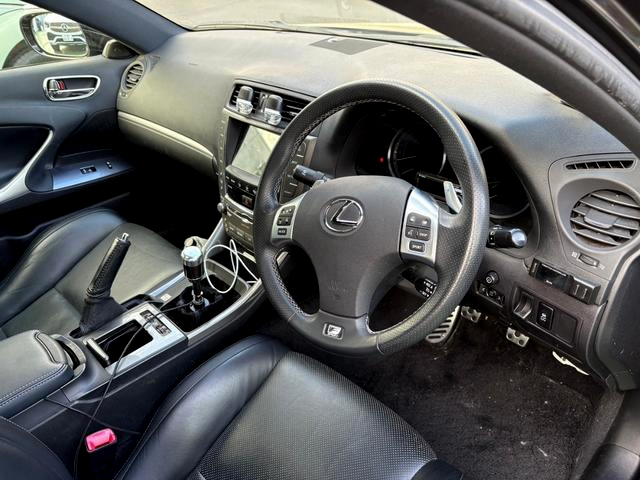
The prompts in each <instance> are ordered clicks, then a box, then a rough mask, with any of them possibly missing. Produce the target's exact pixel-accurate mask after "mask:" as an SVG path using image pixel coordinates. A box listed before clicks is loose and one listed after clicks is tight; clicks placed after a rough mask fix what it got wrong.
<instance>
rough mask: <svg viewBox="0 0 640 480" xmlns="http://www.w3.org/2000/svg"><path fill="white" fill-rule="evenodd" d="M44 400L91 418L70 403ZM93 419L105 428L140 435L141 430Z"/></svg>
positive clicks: (50, 399)
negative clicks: (137, 430)
mask: <svg viewBox="0 0 640 480" xmlns="http://www.w3.org/2000/svg"><path fill="white" fill-rule="evenodd" d="M45 400H46V401H47V402H51V403H53V404H55V405H59V406H60V407H64V408H66V409H67V410H71V411H72V412H76V413H79V414H80V415H84V416H85V417H87V418H91V414H89V413H87V412H84V411H82V410H80V409H79V408H75V407H72V406H71V405H65V404H64V403H62V402H59V401H57V400H53V399H52V398H45ZM93 421H94V422H95V423H98V424H100V425H102V426H103V427H105V428H110V429H111V430H117V431H118V432H122V433H128V434H129V435H135V436H139V435H142V432H136V431H135V430H129V429H127V428H123V427H116V426H115V425H111V424H110V423H107V422H105V421H102V420H100V419H99V418H94V419H93Z"/></svg>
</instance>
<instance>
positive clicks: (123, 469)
mask: <svg viewBox="0 0 640 480" xmlns="http://www.w3.org/2000/svg"><path fill="white" fill-rule="evenodd" d="M270 341H273V339H270V338H265V339H264V340H261V341H259V342H256V343H252V344H251V345H248V346H247V347H245V348H243V349H242V350H240V351H239V352H236V353H235V354H233V355H232V356H231V357H229V358H227V359H226V360H224V361H223V362H222V363H219V364H217V365H216V366H214V367H213V368H211V369H210V370H207V371H206V372H205V373H204V374H203V375H202V377H201V378H199V379H198V381H196V382H195V383H194V384H193V385H191V387H189V389H187V390H186V391H185V392H183V393H182V395H180V397H179V398H178V399H177V400H176V401H175V402H174V403H173V405H172V406H171V407H170V408H169V409H168V410H167V412H166V413H165V414H164V416H163V417H162V419H161V420H159V422H158V424H157V425H156V426H155V427H154V428H153V431H150V430H149V429H150V428H151V426H152V425H153V423H154V421H155V419H156V417H158V414H159V413H160V410H163V407H164V405H161V406H160V407H159V408H158V410H156V412H155V413H154V414H153V417H151V421H150V422H149V425H148V426H147V428H146V429H145V431H144V433H143V434H142V438H141V441H140V443H139V444H138V445H137V447H136V450H135V451H134V452H133V454H132V455H131V457H129V459H128V460H127V461H126V462H125V464H124V465H123V466H122V467H121V468H120V470H118V473H117V474H116V476H115V477H114V478H116V479H117V478H119V477H120V474H121V473H122V475H126V474H127V473H128V472H129V470H130V469H131V467H132V466H133V463H134V462H135V460H136V459H137V458H138V455H139V454H140V452H142V450H143V449H144V447H145V445H146V444H147V442H148V441H149V438H150V437H151V436H152V435H153V434H154V433H155V432H156V430H158V428H159V427H160V425H162V422H164V420H165V419H166V418H167V417H168V416H169V415H170V414H171V412H173V410H174V409H175V408H176V407H177V406H178V404H180V402H182V400H183V399H184V397H186V396H187V394H188V393H189V392H191V391H192V390H193V389H194V388H195V387H196V386H198V385H199V384H200V382H202V381H203V380H204V379H205V378H206V377H207V376H209V375H210V374H211V372H214V371H215V370H217V369H218V368H219V367H222V366H223V365H225V364H226V363H228V362H229V361H231V360H233V359H234V358H235V357H237V356H238V355H240V354H241V353H243V352H245V351H246V350H249V349H250V348H254V347H256V346H257V345H260V344H262V343H264V342H270ZM221 353H222V352H221ZM285 355H286V353H285ZM285 355H283V356H282V357H280V358H279V359H278V361H277V362H276V363H275V364H274V365H273V368H271V371H270V372H269V374H268V375H267V376H266V377H265V378H264V380H263V381H262V384H261V385H260V387H262V385H263V384H264V382H265V381H266V380H267V378H269V376H270V375H271V373H272V372H273V371H274V370H275V368H276V366H277V365H278V363H280V360H282V358H284V356H285ZM214 358H215V357H214ZM194 373H195V372H194ZM189 377H191V375H189V376H187V378H185V379H184V380H183V381H182V382H180V383H179V384H178V385H177V386H176V387H175V388H174V389H173V390H172V392H173V391H175V390H178V389H179V388H180V387H181V386H182V385H183V384H184V383H186V382H187V381H189V380H190V378H189ZM260 387H258V388H257V389H256V392H257V391H258V390H259V389H260ZM256 392H254V394H253V395H255V393H256ZM169 395H171V393H169ZM253 395H252V396H251V397H250V398H249V399H248V400H247V401H249V400H250V399H251V398H253ZM244 405H246V402H245V404H244ZM244 405H243V407H244ZM241 410H242V408H240V410H239V411H241ZM236 416H237V415H236ZM234 418H235V416H234ZM231 421H233V419H232V420H231ZM147 433H148V434H149V435H147ZM215 440H217V439H215ZM215 440H214V442H215ZM212 445H213V443H212Z"/></svg>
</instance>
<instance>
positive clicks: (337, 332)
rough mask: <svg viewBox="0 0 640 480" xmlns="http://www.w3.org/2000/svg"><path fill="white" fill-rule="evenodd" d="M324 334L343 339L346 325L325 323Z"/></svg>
mask: <svg viewBox="0 0 640 480" xmlns="http://www.w3.org/2000/svg"><path fill="white" fill-rule="evenodd" d="M322 334H323V335H324V336H325V337H329V338H333V339H335V340H342V336H343V335H344V327H341V326H340V325H334V324H332V323H325V324H324V327H323V329H322Z"/></svg>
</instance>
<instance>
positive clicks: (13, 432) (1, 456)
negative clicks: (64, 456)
mask: <svg viewBox="0 0 640 480" xmlns="http://www.w3.org/2000/svg"><path fill="white" fill-rule="evenodd" d="M0 478H2V479H12V480H71V475H69V472H68V471H67V469H66V468H65V466H64V465H63V464H62V462H61V461H60V459H59V458H58V457H57V456H56V454H55V453H53V452H52V451H51V450H49V448H47V446H46V445H45V444H44V443H42V442H41V441H40V440H38V439H37V438H36V437H34V436H33V435H32V434H31V433H29V432H28V431H26V430H24V429H23V428H22V427H20V426H18V425H16V424H15V423H13V422H11V421H10V420H7V419H5V418H2V417H0Z"/></svg>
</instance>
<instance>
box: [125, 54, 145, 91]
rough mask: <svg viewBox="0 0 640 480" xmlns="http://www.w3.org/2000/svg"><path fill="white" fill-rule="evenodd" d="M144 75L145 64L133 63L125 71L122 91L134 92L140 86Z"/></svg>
mask: <svg viewBox="0 0 640 480" xmlns="http://www.w3.org/2000/svg"><path fill="white" fill-rule="evenodd" d="M142 75H144V64H143V63H142V62H140V61H137V62H133V63H132V64H131V65H129V66H128V67H127V69H126V70H125V71H124V75H123V77H122V90H124V91H125V92H130V91H131V90H133V89H134V88H135V87H136V86H137V85H138V82H140V79H141V78H142Z"/></svg>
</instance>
